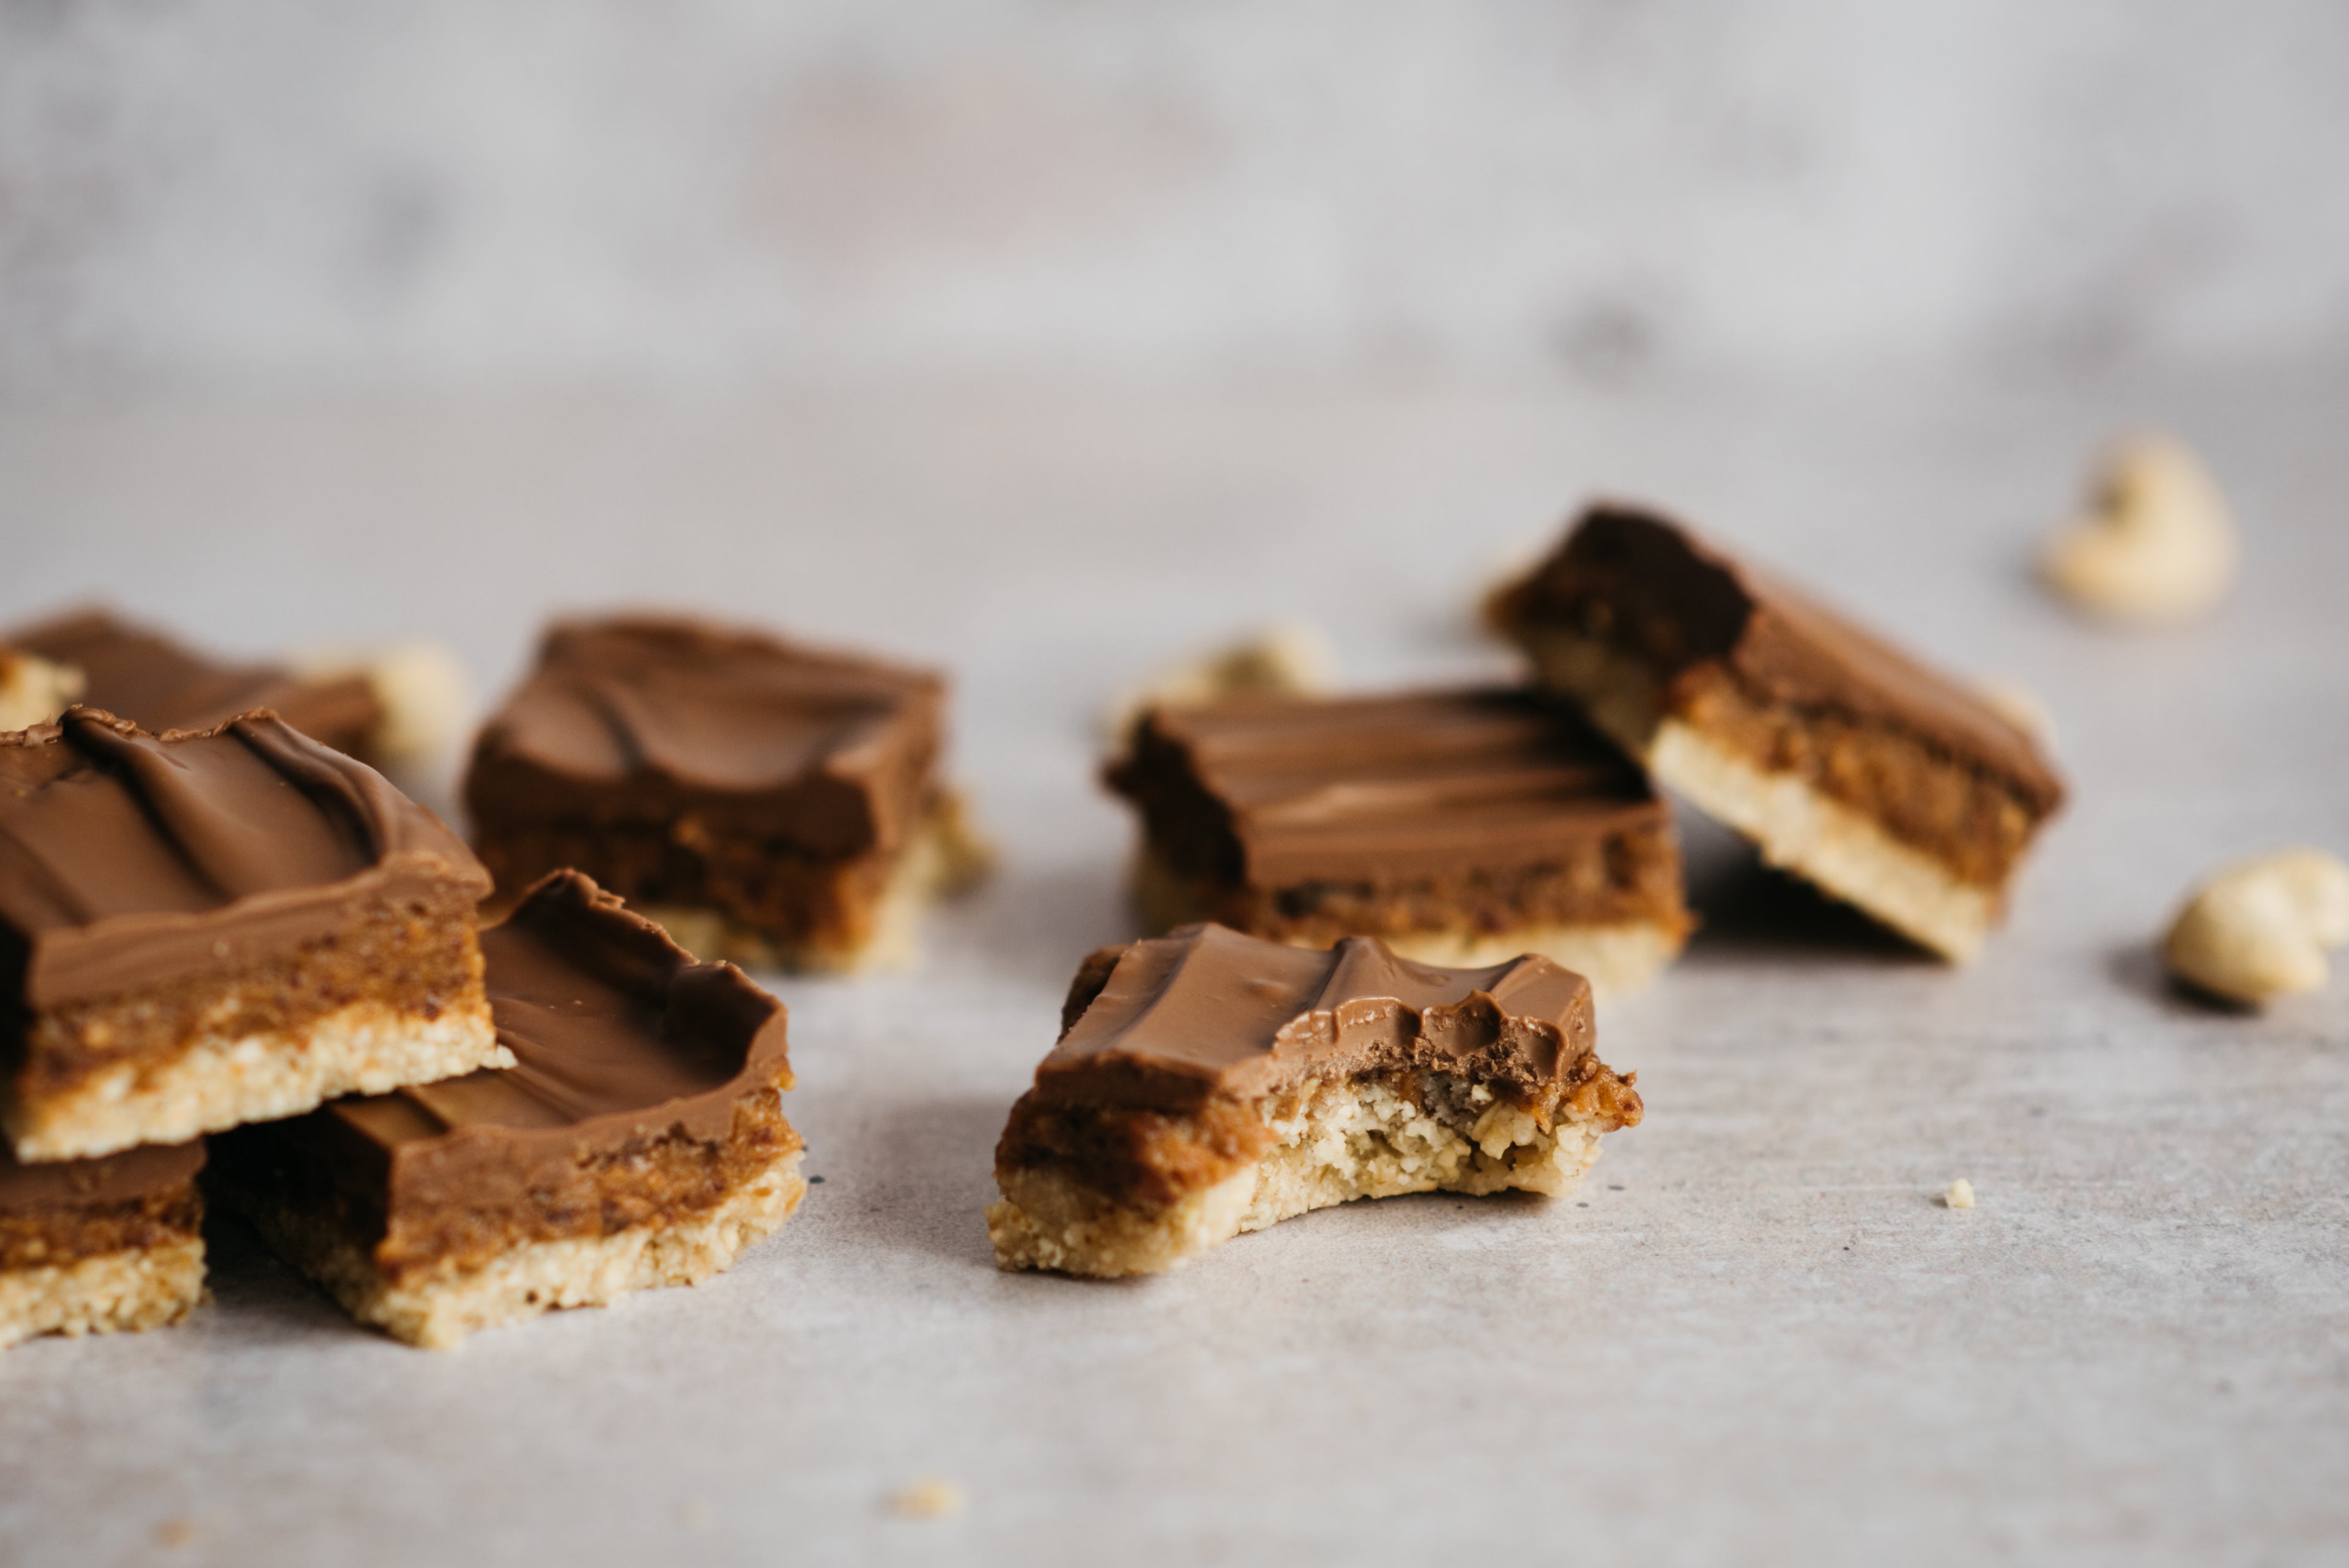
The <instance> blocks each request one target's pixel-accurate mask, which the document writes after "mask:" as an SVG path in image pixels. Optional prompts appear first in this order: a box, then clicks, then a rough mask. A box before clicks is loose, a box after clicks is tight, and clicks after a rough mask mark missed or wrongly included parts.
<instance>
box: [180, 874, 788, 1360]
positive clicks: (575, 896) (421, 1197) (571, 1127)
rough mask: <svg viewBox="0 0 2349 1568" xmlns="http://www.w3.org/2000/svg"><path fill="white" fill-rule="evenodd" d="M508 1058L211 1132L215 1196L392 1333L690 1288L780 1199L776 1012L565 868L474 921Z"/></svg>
mask: <svg viewBox="0 0 2349 1568" xmlns="http://www.w3.org/2000/svg"><path fill="white" fill-rule="evenodd" d="M481 946H482V948H483V950H485V951H486V952H487V953H488V955H489V984H490V994H491V1000H492V1005H493V1006H494V1007H495V1009H496V1012H497V1025H498V1037H499V1039H500V1040H502V1042H504V1044H506V1045H507V1047H508V1048H510V1049H511V1050H512V1053H513V1056H514V1058H515V1062H516V1065H514V1066H512V1067H511V1068H507V1069H505V1070H502V1071H496V1072H485V1073H476V1074H473V1075H471V1076H470V1077H465V1078H460V1079H457V1080H455V1081H454V1082H451V1083H445V1084H433V1085H424V1086H420V1087H416V1088H409V1089H403V1090H400V1091H398V1093H396V1094H391V1095H384V1096H376V1097H373V1098H367V1099H352V1100H340V1101H337V1102H336V1103H335V1104H333V1105H331V1106H325V1107H324V1108H322V1109H320V1110H317V1111H314V1112H312V1113H311V1114H310V1115H309V1116H303V1117H300V1118H298V1119H295V1120H293V1121H285V1122H276V1123H273V1124H270V1125H268V1126H265V1127H243V1128H240V1129H239V1130H237V1131H236V1132H234V1133H232V1134H229V1135H228V1136H226V1137H221V1138H216V1139H214V1140H213V1144H212V1176H211V1177H210V1178H209V1179H211V1180H212V1182H213V1185H214V1189H215V1190H216V1191H217V1192H218V1193H219V1194H220V1195H221V1197H222V1199H223V1200H224V1201H225V1202H227V1203H228V1204H229V1205H230V1206H231V1207H232V1208H234V1209H236V1210H240V1211H242V1212H243V1214H244V1215H245V1216H246V1217H247V1218H248V1219H250V1220H252V1221H253V1223H254V1226H255V1228H256V1229H258V1230H259V1231H261V1233H262V1235H263V1236H264V1237H265V1238H266V1239H267V1240H268V1241H269V1243H270V1245H271V1246H272V1247H274V1249H275V1250H276V1251H278V1252H279V1253H280V1254H281V1255H283V1256H284V1257H285V1259H286V1260H287V1261H288V1262H292V1263H293V1264H294V1265H295V1267H297V1268H299V1269H300V1270H302V1272H305V1273H306V1274H308V1275H309V1276H310V1277H311V1278H312V1279H313V1280H315V1281H316V1282H318V1283H319V1284H320V1285H322V1286H323V1287H325V1288H326V1290H327V1291H328V1292H329V1293H332V1294H333V1295H334V1297H335V1298H336V1300H337V1301H339V1302H341V1303H342V1304H343V1305H344V1307H345V1308H346V1309H347V1310H348V1311H349V1312H350V1314H351V1315H352V1316H354V1317H356V1318H357V1319H358V1320H359V1321H360V1322H361V1323H366V1324H374V1325H375V1326H377V1327H379V1328H381V1329H384V1330H385V1331H387V1332H388V1333H389V1334H393V1335H395V1336H397V1337H398V1338H400V1339H404V1340H406V1341H408V1342H409V1344H411V1345H429V1346H435V1347H440V1346H447V1345H455V1344H457V1343H458V1342H459V1341H460V1340H461V1339H463V1338H464V1336H465V1335H467V1334H471V1333H473V1332H475V1331H476V1330H479V1329H484V1328H493V1327H496V1326H497V1325H499V1324H508V1323H515V1322H519V1321H521V1320H523V1319H524V1318H529V1317H535V1316H537V1315H538V1314H542V1313H545V1312H549V1311H552V1310H554V1309H555V1308H558V1307H575V1306H597V1305H602V1304H604V1303H609V1302H611V1301H614V1300H616V1298H618V1297H620V1296H623V1295H626V1294H628V1293H631V1292H635V1291H641V1290H650V1289H653V1288H656V1287H658V1286H663V1285H691V1284H698V1283H699V1282H702V1281H703V1280H705V1279H708V1278H709V1277H710V1276H711V1275H713V1274H716V1273H718V1272H719V1271H721V1270H723V1269H726V1268H727V1267H729V1266H730V1265H731V1264H732V1263H733V1262H734V1261H735V1259H736V1258H738V1257H739V1256H740V1255H741V1253H742V1252H743V1251H744V1250H745V1249H747V1248H748V1247H750V1245H751V1244H752V1243H753V1242H755V1241H759V1240H761V1238H763V1237H766V1236H768V1235H771V1234H772V1233H773V1232H774V1231H775V1229H776V1228H777V1227H778V1226H780V1225H781V1224H782V1222H783V1221H784V1220H785V1219H787V1218H789V1217H790V1215H791V1212H792V1210H794V1209H796V1208H797V1207H798V1206H799V1201H800V1199H801V1197H802V1195H803V1194H805V1192H806V1191H807V1184H806V1182H805V1181H804V1180H802V1178H801V1176H800V1173H799V1166H800V1139H799V1136H798V1134H796V1133H794V1132H793V1131H792V1126H791V1124H790V1123H789V1122H787V1121H785V1120H784V1119H783V1112H782V1093H783V1091H784V1090H786V1089H789V1088H790V1087H791V1086H792V1071H791V1064H790V1058H789V1055H788V1053H787V1049H786V1041H785V1037H784V1036H785V1028H786V1018H785V1014H784V1011H783V1005H782V1003H781V1002H777V1001H776V1000H775V999H774V998H773V997H771V996H770V995H768V994H767V993H766V992H763V991H761V990H760V989H759V988H758V987H757V986H755V985H753V984H751V983H750V981H749V980H747V979H745V978H744V977H743V974H742V971H740V970H738V969H736V968H735V967H734V966H733V965H732V964H728V963H700V962H697V961H695V960H694V958H693V955H692V954H690V953H688V952H686V951H685V950H683V949H681V948H679V947H678V945H677V944H676V943H675V942H673V941H671V940H669V939H668V937H667V935H666V934H665V933H664V932H662V930H661V929H660V928H659V927H657V926H655V925H653V924H652V923H651V922H650V921H648V920H646V919H641V918H640V917H638V916H636V915H635V914H632V913H630V912H629V911H628V910H627V909H624V908H622V907H621V903H620V900H619V899H617V898H614V897H613V896H612V895H610V894H608V893H605V892H604V891H603V890H602V889H600V888H597V887H596V886H595V883H593V882H591V881H589V880H588V879H587V878H586V877H584V876H581V875H580V874H579V873H577V872H575V871H570V872H561V873H558V874H556V875H554V876H553V877H548V878H547V879H546V880H545V881H543V882H542V883H540V884H539V885H538V886H537V887H535V888H532V889H531V891H530V893H529V894H528V896H527V897H525V898H523V900H522V902H521V904H520V905H519V906H518V907H516V909H514V911H513V913H512V915H511V916H510V917H509V918H508V919H506V920H505V921H504V923H502V924H501V925H497V926H492V927H491V928H490V929H487V930H485V931H483V932H482V933H481Z"/></svg>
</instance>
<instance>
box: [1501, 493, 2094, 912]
mask: <svg viewBox="0 0 2349 1568" xmlns="http://www.w3.org/2000/svg"><path fill="white" fill-rule="evenodd" d="M1495 616H1496V618H1497V619H1498V620H1499V621H1500V623H1501V624H1502V625H1503V626H1504V628H1506V629H1509V630H1511V631H1512V632H1513V633H1515V634H1516V635H1518V636H1519V637H1521V638H1524V639H1529V640H1538V639H1540V637H1541V636H1542V635H1543V634H1544V633H1546V632H1560V633H1564V634H1567V635H1569V636H1573V637H1577V638H1581V639H1591V640H1594V641H1596V642H1598V643H1599V644H1602V645H1604V646H1605V647H1607V648H1609V649H1612V650H1613V651H1614V652H1616V653H1617V654H1619V655H1622V656H1626V657H1628V658H1630V659H1634V660H1636V661H1637V662H1638V663H1639V664H1640V665H1641V666H1643V667H1644V668H1645V669H1646V670H1648V671H1649V672H1650V674H1651V679H1652V680H1653V682H1654V687H1655V701H1656V707H1657V710H1658V711H1659V713H1660V714H1661V715H1665V716H1670V717H1673V718H1677V719H1679V720H1681V721H1682V722H1686V723H1688V724H1689V725H1691V726H1692V728H1695V729H1697V730H1699V731H1700V732H1702V733H1704V734H1705V735H1707V736H1708V737H1709V738H1711V739H1713V740H1715V741H1717V742H1720V743H1722V744H1723V745H1726V746H1728V747H1730V748H1731V749H1733V750H1734V751H1735V752H1737V753H1739V754H1741V755H1743V756H1745V757H1747V758H1750V759H1751V760H1752V761H1754V763H1756V764H1758V765H1759V766H1761V767H1763V768H1764V769H1765V770H1768V771H1771V772H1775V773H1783V774H1795V775H1796V776H1798V777H1800V778H1802V779H1803V780H1804V781H1805V782H1806V783H1808V784H1812V785H1814V786H1815V787H1816V788H1817V789H1819V790H1820V791H1821V792H1822V793H1824V794H1828V795H1830V796H1832V797H1833V798H1835V799H1836V800H1837V801H1839V802H1841V803H1842V804H1844V805H1849V806H1851V807H1853V808H1854V809H1856V810H1858V811H1860V812H1862V813H1864V814H1865V815H1868V816H1869V817H1871V818H1872V819H1874V820H1876V821H1877V822H1878V823H1879V824H1880V825H1881V826H1883V827H1884V829H1885V831H1886V832H1888V833H1889V834H1891V835H1892V836H1895V837H1896V838H1899V840H1901V841H1902V842H1903V843H1906V844H1908V845H1909V846H1913V847H1915V848H1917V849H1920V850H1922V851H1924V852H1925V853H1927V854H1929V855H1930V856H1932V857H1934V858H1936V859H1937V860H1940V862H1941V863H1943V864H1944V865H1945V866H1947V867H1949V868H1950V870H1951V873H1952V874H1953V875H1955V876H1957V877H1959V878H1960V879H1961V880H1965V881H1970V882H1973V883H1976V884H1978V885H1982V886H1988V887H1995V886H1997V885H1999V884H2000V883H2002V881H2003V880H2004V878H2005V877H2007V875H2008V874H2009V873H2010V872H2011V871H2012V870H2013V867H2014V865H2015V863H2016V862H2017V861H2018V860H2019V859H2020V857H2022V855H2023V851H2024V849H2025V848H2026V847H2027V846H2028V844H2029V841H2030V839H2031V836H2032V835H2033V833H2034V832H2035V831H2036V829H2037V827H2038V826H2039V825H2040V824H2041V823H2042V822H2044V820H2045V819H2046V818H2047V817H2048V816H2050V815H2053V814H2054V812H2055V811H2056V810H2057V808H2058V807H2059V806H2060V805H2062V803H2063V798H2064V786H2063V784H2062V781H2061V780H2060V779H2058V778H2057V777H2056V775H2055V773H2054V769H2053V768H2052V767H2051V766H2050V765H2049V764H2048V763H2047V761H2046V759H2045V758H2044V756H2043V755H2042V754H2041V753H2040V751H2039V748H2038V746H2037V744H2036V743H2035V742H2033V740H2032V738H2031V737H2030V736H2028V735H2026V734H2024V733H2023V732H2022V731H2021V730H2020V729H2018V728H2017V727H2016V726H2015V725H2014V724H2013V722H2011V721H2009V720H2008V719H2006V718H2005V717H2004V716H2003V715H2002V714H2000V713H1999V712H1998V711H1996V710H1994V709H1992V707H1991V706H1990V705H1989V704H1988V703H1987V702H1985V701H1982V698H1981V697H1980V696H1978V695H1977V694H1976V693H1975V692H1974V691H1972V690H1971V688H1969V687H1968V686H1966V685H1965V684H1964V683H1963V682H1961V681H1960V680H1955V679H1953V678H1952V677H1950V676H1947V675H1944V674H1942V673H1940V671H1938V670H1933V669H1931V668H1930V667H1929V666H1927V665H1925V664H1922V663H1920V662H1919V661H1918V660H1916V659H1912V658H1910V657H1909V655H1908V654H1906V653H1904V652H1902V651H1901V650H1900V649H1898V648H1896V647H1894V646H1893V645H1892V644H1890V643H1889V642H1888V641H1886V640H1884V639H1881V638H1879V637H1878V636H1876V635H1875V634H1874V633H1872V632H1869V631H1868V630H1865V629H1863V628H1860V627H1858V626H1857V625H1855V624H1853V623H1852V622H1851V621H1849V620H1847V619H1846V618H1844V617H1842V616H1840V615H1838V614H1837V613H1836V612H1834V611H1832V610H1829V609H1827V608H1826V607H1822V606H1820V605H1818V604H1816V603H1815V602H1814V601H1812V600H1811V599H1809V598H1807V597H1805V596H1803V595H1802V594H1799V593H1797V592H1795V590H1793V589H1791V588H1789V587H1785V585H1783V584H1781V583H1778V582H1776V581H1775V580H1774V579H1772V578H1770V577H1768V576H1765V575H1764V574H1762V573H1760V572H1758V571H1756V570H1755V569H1754V568H1753V567H1751V566H1745V565H1743V564H1741V563H1739V562H1737V561H1735V560H1733V558H1731V557H1730V556H1727V555H1726V554H1725V553H1723V551H1721V550H1719V549H1718V548H1716V547H1715V546H1713V545H1710V544H1707V543H1704V542H1702V541H1701V540H1699V539H1698V538H1697V537H1696V536H1695V535H1693V534H1692V533H1691V532H1689V531H1688V530H1686V529H1684V528H1682V527H1680V526H1679V525H1678V524H1673V523H1671V522H1670V521H1668V520H1666V519H1663V518H1661V517H1658V516H1654V515H1651V514H1646V513H1641V512H1637V511H1632V510H1630V509H1626V508H1620V507H1606V506H1601V507H1595V508H1593V509H1592V510H1591V511H1589V512H1588V513H1587V514H1585V515H1584V516H1583V517H1582V519H1581V520H1580V521H1579V523H1578V524H1577V525H1576V527H1575V528H1574V529H1573V531H1572V532H1571V533H1570V534H1569V535H1568V538H1567V540H1566V541H1565V542H1564V543H1563V544H1562V545H1560V546H1559V548H1558V550H1557V553H1556V554H1555V555H1553V556H1551V557H1550V558H1549V559H1548V560H1547V561H1545V562H1544V563H1543V564H1542V565H1541V566H1537V567H1536V568H1535V570H1534V571H1533V572H1532V574H1531V575H1529V576H1527V577H1526V579H1525V580H1524V581H1523V582H1521V583H1518V584H1517V585H1516V586H1515V587H1513V588H1511V589H1510V590H1509V591H1508V592H1507V593H1506V594H1505V595H1503V596H1502V597H1501V598H1500V599H1499V601H1498V602H1497V605H1496V608H1495Z"/></svg>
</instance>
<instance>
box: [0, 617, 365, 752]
mask: <svg viewBox="0 0 2349 1568" xmlns="http://www.w3.org/2000/svg"><path fill="white" fill-rule="evenodd" d="M0 641H6V642H11V643H14V644H16V646H17V647H19V648H22V649H26V651H27V652H30V653H36V654H38V655H40V656H41V657H42V658H43V659H48V660H49V661H51V662H52V663H56V664H65V665H70V666H72V667H73V668H75V669H77V670H80V671H81V673H82V678H83V681H84V684H83V687H82V691H81V700H82V701H84V702H85V703H87V704H88V705H89V706H90V707H93V708H103V709H105V710H106V711H108V712H109V713H119V714H120V715H121V716H122V717H123V718H126V719H128V720H129V721H130V722H132V723H134V724H137V725H138V726H140V728H141V729H143V730H147V731H150V732H153V733H155V734H161V733H162V732H164V731H166V730H209V729H214V728H216V727H218V726H219V725H221V724H223V723H225V722H228V721H229V720H231V719H233V718H235V717H236V716H237V715H238V714H240V713H244V712H249V711H252V710H254V709H256V708H270V709H274V710H275V711H276V712H277V714H278V716H279V717H280V718H282V719H284V720H285V722H287V723H289V724H291V725H293V726H294V728H295V729H297V730H299V731H301V732H303V733H304V734H305V735H307V736H309V737H310V738H311V739H313V740H316V741H322V742H325V743H326V744H327V745H329V746H332V747H334V748H335V749H336V751H341V752H353V753H357V752H360V751H363V750H364V749H365V747H366V745H367V739H368V737H369V736H370V735H371V734H372V733H373V732H374V731H375V728H376V726H377V725H378V723H380V722H382V719H383V708H382V704H381V703H379V702H378V701H377V700H376V696H375V691H374V689H373V688H372V687H370V686H369V685H368V684H367V681H366V680H362V679H360V678H358V677H357V676H353V677H349V678H347V679H344V680H303V679H301V678H300V677H299V676H297V675H295V673H294V672H293V671H292V670H286V669H284V668H282V667H281V666H278V665H274V664H230V663H224V662H222V661H221V660H219V659H209V658H207V657H205V656H204V655H202V654H201V653H198V652H196V651H194V650H193V649H189V648H186V647H183V646H182V645H181V644H180V643H177V642H174V641H172V640H171V639H170V638H168V637H165V636H164V635H162V634H161V633H160V632H158V631H154V630H151V629H150V628H146V627H142V626H137V625H134V624H132V623H131V622H129V621H126V620H122V619H120V618H117V617H116V616H115V615H113V614H112V613H111V612H109V611H107V610H102V609H88V610H78V611H75V612H73V613H71V614H68V615H62V616H58V617H57V618H54V619H51V620H47V621H43V622H41V623H40V624H38V625H36V626H29V627H23V628H18V629H16V630H15V631H11V632H7V633H5V634H0Z"/></svg>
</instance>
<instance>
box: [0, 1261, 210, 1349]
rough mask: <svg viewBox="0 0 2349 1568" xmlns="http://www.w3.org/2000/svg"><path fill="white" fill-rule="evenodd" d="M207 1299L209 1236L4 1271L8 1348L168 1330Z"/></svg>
mask: <svg viewBox="0 0 2349 1568" xmlns="http://www.w3.org/2000/svg"><path fill="white" fill-rule="evenodd" d="M203 1294H204V1243H203V1238H202V1237H201V1236H190V1237H188V1238H186V1239H185V1240H182V1241H166V1242H163V1243H162V1244H160V1245H158V1246H153V1247H131V1248H126V1249H124V1250H122V1251H114V1252H100V1253H98V1255H97V1256H95V1257H89V1258H79V1259H76V1260H75V1261H74V1262H70V1263H55V1264H46V1265H44V1266H42V1267H39V1268H31V1269H9V1270H5V1271H0V1350H5V1348H7V1347H8V1346H9V1345H15V1344H16V1343H17V1342H18V1341H19V1340H26V1339H30V1338H32V1337H34V1336H35V1335H36V1334H67V1335H70V1336H74V1337H78V1336H80V1335H82V1334H128V1333H135V1332H137V1331H139V1330H140V1329H149V1328H160V1327H162V1326H163V1325H164V1324H169V1323H177V1322H179V1321H180V1319H181V1318H183V1317H185V1316H187V1315H188V1314H189V1313H191V1312H192V1311H193V1310H195V1306H196V1303H198V1302H200V1301H202V1299H203Z"/></svg>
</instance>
